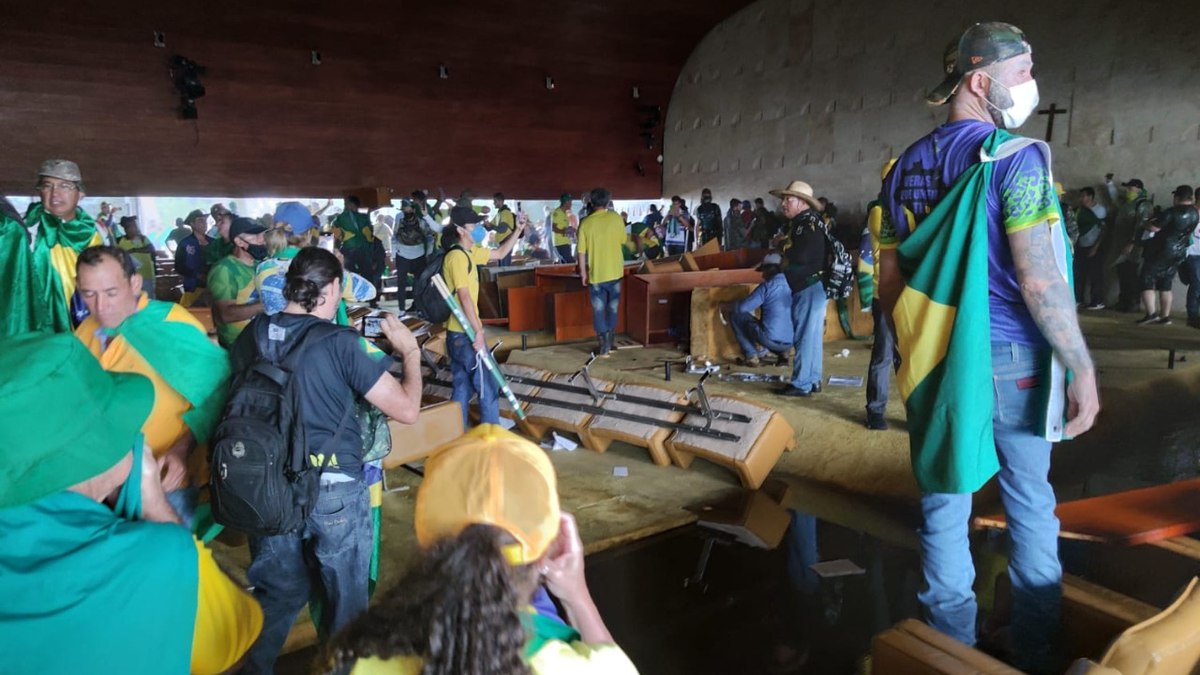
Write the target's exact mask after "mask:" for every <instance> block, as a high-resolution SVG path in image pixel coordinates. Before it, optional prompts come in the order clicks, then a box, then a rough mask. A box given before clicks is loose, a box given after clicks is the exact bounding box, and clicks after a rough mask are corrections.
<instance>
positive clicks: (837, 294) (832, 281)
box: [820, 226, 854, 300]
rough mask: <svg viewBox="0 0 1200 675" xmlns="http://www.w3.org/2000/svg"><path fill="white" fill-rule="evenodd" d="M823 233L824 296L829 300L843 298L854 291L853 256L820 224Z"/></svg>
mask: <svg viewBox="0 0 1200 675" xmlns="http://www.w3.org/2000/svg"><path fill="white" fill-rule="evenodd" d="M820 229H821V232H822V233H823V234H824V235H825V270H824V272H825V274H824V275H823V278H822V281H823V282H824V283H825V297H826V298H827V299H829V300H843V299H845V298H848V297H850V293H852V292H853V291H854V258H853V257H852V256H851V255H850V252H849V251H847V250H846V247H845V245H843V244H842V241H841V240H840V239H838V238H837V237H835V236H833V234H832V233H831V232H830V231H829V228H828V227H824V226H822V227H821V228H820Z"/></svg>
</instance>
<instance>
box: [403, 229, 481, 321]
mask: <svg viewBox="0 0 1200 675" xmlns="http://www.w3.org/2000/svg"><path fill="white" fill-rule="evenodd" d="M450 251H462V253H463V255H465V256H467V269H468V270H470V271H472V272H474V270H475V265H474V264H473V263H472V262H471V255H470V254H469V253H467V251H466V249H464V248H463V247H461V246H458V245H455V246H451V247H450V250H449V251H443V252H441V253H437V254H435V255H432V256H430V257H429V260H428V262H426V263H425V269H423V270H421V274H420V275H419V276H418V277H417V279H416V281H414V282H413V305H412V306H413V311H414V312H416V313H417V314H419V315H421V316H423V317H425V320H426V321H429V322H431V323H443V322H445V321H446V319H449V318H450V305H449V304H447V303H446V300H445V299H444V298H442V294H441V293H439V292H438V289H437V287H436V286H434V285H433V277H434V275H436V274H441V273H442V262H443V261H444V260H445V258H446V254H447V253H449V252H450Z"/></svg>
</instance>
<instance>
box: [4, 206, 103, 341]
mask: <svg viewBox="0 0 1200 675" xmlns="http://www.w3.org/2000/svg"><path fill="white" fill-rule="evenodd" d="M25 225H26V226H28V227H34V226H36V228H37V234H36V239H35V240H34V245H33V250H32V251H30V257H29V265H30V274H31V283H30V284H29V285H28V286H27V288H28V289H29V290H28V294H27V295H25V298H26V299H25V301H26V302H28V303H29V304H30V306H31V307H32V308H33V313H34V316H35V325H34V326H33V330H40V331H53V332H55V333H66V332H70V331H71V329H72V328H73V326H72V325H71V311H70V307H71V296H72V295H74V293H75V259H76V258H77V257H79V252H80V251H82V250H83V249H85V248H87V247H89V246H95V245H97V244H99V243H100V235H99V234H98V233H97V232H96V221H95V220H93V219H92V217H91V216H89V215H88V214H87V213H84V211H83V209H75V217H74V218H72V219H71V220H62V219H61V218H59V217H57V216H55V215H53V214H51V213H48V212H47V211H46V209H45V208H44V207H43V206H42V205H41V203H35V204H33V205H32V206H30V207H29V211H28V212H26V214H25ZM6 243H7V242H6ZM5 253H6V254H7V253H8V251H7V250H6V251H5ZM9 292H12V293H18V294H20V291H19V290H18V289H9ZM22 295H24V294H22Z"/></svg>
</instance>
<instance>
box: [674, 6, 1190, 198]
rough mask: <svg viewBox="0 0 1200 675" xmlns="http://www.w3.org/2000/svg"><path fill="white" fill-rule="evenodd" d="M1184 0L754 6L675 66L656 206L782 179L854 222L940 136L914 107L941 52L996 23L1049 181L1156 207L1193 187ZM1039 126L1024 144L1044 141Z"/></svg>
mask: <svg viewBox="0 0 1200 675" xmlns="http://www.w3.org/2000/svg"><path fill="white" fill-rule="evenodd" d="M1198 18H1200V14H1197V7H1196V6H1195V5H1194V4H1193V3H1189V2H1184V1H1181V0H1147V1H1146V2H1142V3H1137V4H1133V5H1131V4H1129V3H1118V2H1114V1H1112V0H1095V1H1092V0H1089V1H1086V2H1057V3H1054V2H1044V1H1041V2H1039V1H1035V0H1007V1H1006V2H997V1H994V0H975V1H973V2H961V1H953V0H929V1H926V2H921V3H912V2H909V3H895V2H881V1H879V0H861V1H859V0H842V1H840V2H839V1H836V0H758V1H757V2H755V3H753V4H751V5H749V6H747V7H746V8H744V9H743V10H741V11H740V12H738V13H737V14H735V15H733V16H731V17H730V18H729V19H727V20H725V21H724V22H722V23H721V24H719V25H718V26H717V27H716V28H714V29H713V30H712V31H711V32H710V33H709V34H708V35H707V36H706V37H705V38H704V39H703V40H702V41H701V43H700V44H699V45H698V46H697V48H696V50H695V51H694V52H693V53H692V55H691V57H690V58H689V59H688V61H687V64H686V65H685V66H684V69H683V71H682V72H681V74H680V76H679V79H678V81H677V82H676V85H675V90H674V94H673V95H672V98H671V102H670V107H669V109H668V113H667V129H666V138H665V152H664V166H663V170H664V171H663V174H664V177H663V191H664V193H665V194H666V195H672V194H680V195H682V196H684V197H685V198H686V199H687V200H688V203H689V204H692V203H693V202H694V201H695V200H697V199H698V198H699V193H700V190H701V189H702V188H704V187H710V188H712V190H713V194H714V201H716V202H717V203H718V204H720V205H721V207H722V209H724V208H725V207H726V205H727V204H728V203H729V199H730V198H731V197H738V198H744V199H751V198H753V197H756V196H762V197H765V198H766V199H767V204H768V205H773V204H777V202H776V201H775V200H773V199H772V198H770V197H769V195H767V190H769V189H771V188H777V187H780V186H783V185H786V184H787V183H788V182H789V181H791V180H794V179H801V180H806V181H808V182H809V183H811V184H812V185H813V186H814V189H815V190H816V192H817V194H818V195H826V196H828V197H829V198H830V199H832V200H833V201H834V202H836V203H837V204H838V206H839V208H840V210H841V213H842V220H843V221H845V219H846V218H852V217H856V216H860V215H861V214H862V212H863V210H864V207H865V204H866V202H867V201H869V200H870V199H872V198H874V196H875V195H876V193H877V192H878V189H879V170H880V168H881V166H882V164H883V162H884V161H885V160H886V159H888V158H889V157H893V156H895V155H897V154H899V153H900V152H901V151H903V150H904V148H905V147H907V145H908V144H909V143H911V142H912V141H914V140H916V139H917V138H919V137H920V136H922V135H924V134H925V133H928V131H929V130H931V129H932V128H933V127H935V126H936V125H937V124H939V123H941V122H942V121H944V120H945V116H946V109H945V108H934V107H931V106H929V105H928V104H926V103H925V100H924V97H925V94H926V93H927V92H928V91H929V90H930V89H932V88H933V87H934V86H936V85H937V83H938V82H939V81H940V80H941V77H942V52H943V50H944V48H945V46H946V44H947V43H948V42H949V41H950V40H951V39H952V38H955V37H956V36H958V35H959V34H961V32H962V31H963V30H964V29H965V28H966V27H967V26H968V25H970V24H971V23H973V22H976V21H988V20H997V21H1007V22H1010V23H1013V24H1015V25H1017V26H1019V27H1021V28H1022V30H1024V31H1025V32H1026V34H1027V35H1028V36H1029V40H1030V42H1031V44H1032V45H1033V48H1034V61H1035V64H1036V71H1035V72H1036V74H1037V78H1038V86H1039V89H1040V92H1041V104H1040V105H1039V106H1038V107H1039V109H1046V108H1047V107H1049V106H1050V104H1052V103H1053V104H1057V106H1058V108H1060V109H1061V108H1067V109H1068V111H1069V112H1068V114H1065V115H1058V116H1057V118H1056V119H1055V122H1054V135H1053V140H1052V142H1051V147H1052V149H1053V151H1054V172H1055V177H1056V179H1057V180H1060V181H1062V182H1063V183H1064V184H1065V185H1066V186H1067V188H1068V190H1071V189H1075V188H1078V187H1082V186H1084V185H1096V186H1099V185H1100V184H1101V183H1102V181H1103V177H1104V174H1105V173H1107V172H1109V171H1112V172H1114V173H1116V175H1117V178H1118V179H1124V178H1129V177H1138V178H1141V179H1142V180H1144V181H1145V183H1146V186H1147V188H1149V190H1150V192H1151V193H1152V194H1154V195H1155V198H1156V203H1158V204H1161V205H1169V204H1170V202H1171V191H1172V190H1173V189H1174V187H1175V186H1176V185H1178V184H1181V183H1186V184H1190V185H1193V186H1195V185H1200V67H1198V66H1200V30H1198V29H1197V28H1196V26H1197V25H1200V24H1198V22H1197V19H1198ZM1046 126H1047V116H1046V115H1036V114H1035V115H1033V116H1032V117H1031V118H1030V120H1029V121H1028V122H1027V123H1026V124H1025V126H1024V127H1022V129H1021V130H1020V132H1021V133H1023V134H1025V135H1028V136H1033V137H1037V138H1045V134H1046Z"/></svg>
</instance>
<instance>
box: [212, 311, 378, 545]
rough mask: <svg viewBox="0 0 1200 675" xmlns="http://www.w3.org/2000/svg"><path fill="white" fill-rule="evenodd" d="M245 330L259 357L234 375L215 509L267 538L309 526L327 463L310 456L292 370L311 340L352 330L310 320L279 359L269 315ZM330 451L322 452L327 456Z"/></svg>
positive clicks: (215, 476)
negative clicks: (270, 335)
mask: <svg viewBox="0 0 1200 675" xmlns="http://www.w3.org/2000/svg"><path fill="white" fill-rule="evenodd" d="M248 330H253V331H254V333H253V334H254V338H255V344H256V346H257V348H258V359H257V360H256V361H255V362H254V363H253V364H252V365H251V366H250V367H249V368H247V369H246V370H245V372H242V373H239V374H237V375H235V379H234V381H233V385H232V388H231V394H230V396H229V401H228V402H227V403H226V404H225V413H224V415H223V416H222V418H221V422H220V423H219V424H218V425H217V428H216V430H215V431H214V432H213V435H212V439H211V441H210V447H211V448H212V452H211V457H210V463H211V471H212V476H211V485H210V489H211V491H212V512H213V517H214V519H215V520H216V521H217V522H218V523H220V524H222V525H225V526H227V527H231V528H234V529H236V530H240V531H242V532H245V533H246V534H249V535H254V536H261V537H269V536H274V535H279V534H287V533H289V532H295V531H296V530H299V529H300V528H301V527H303V526H304V521H305V519H306V518H307V517H308V514H309V513H310V512H311V511H312V507H313V505H314V504H315V503H316V500H317V495H318V491H319V488H320V477H321V471H323V470H324V468H325V464H327V463H328V460H327V459H326V460H324V464H322V465H321V466H312V465H310V463H309V461H308V456H309V451H308V446H307V444H306V442H305V438H304V425H303V424H302V423H301V420H300V387H299V385H298V383H297V381H296V378H295V373H296V371H297V369H298V367H301V365H302V363H303V359H304V355H305V353H306V352H307V351H308V348H309V347H310V346H311V345H315V344H317V343H318V342H319V341H321V340H322V339H325V338H328V337H330V336H332V335H333V334H334V333H336V332H338V331H349V330H351V329H350V328H347V327H345V326H338V325H336V324H333V323H328V322H324V321H321V322H313V324H311V325H310V326H308V327H306V328H302V329H301V331H302V332H301V333H300V334H299V335H297V336H295V337H294V338H293V341H292V345H291V347H290V348H289V349H288V350H287V351H286V352H285V353H283V354H279V355H278V358H276V359H272V358H270V357H269V356H267V355H268V354H270V353H272V352H273V351H274V350H273V349H272V348H271V345H270V341H269V340H268V333H269V331H271V330H277V328H276V326H274V325H272V324H271V321H270V319H269V318H267V317H263V318H262V319H260V320H258V321H255V322H254V323H252V324H251V325H250V327H249V328H248ZM353 409H354V404H353V399H351V403H350V404H349V405H348V406H347V407H346V412H345V413H344V414H343V415H342V420H341V422H339V423H338V428H337V430H335V431H334V434H333V436H331V437H330V439H329V440H330V441H333V440H334V439H336V438H337V436H338V433H339V432H340V431H341V428H342V427H343V426H345V424H346V421H347V420H349V419H350V416H351V412H352V411H353ZM326 446H328V442H327V443H326ZM326 450H328V447H325V448H322V449H321V450H320V451H319V453H317V454H318V455H325V454H326V452H325V451H326Z"/></svg>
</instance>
